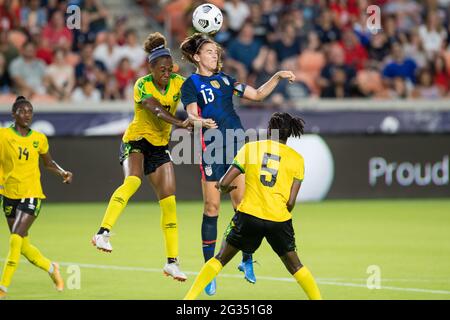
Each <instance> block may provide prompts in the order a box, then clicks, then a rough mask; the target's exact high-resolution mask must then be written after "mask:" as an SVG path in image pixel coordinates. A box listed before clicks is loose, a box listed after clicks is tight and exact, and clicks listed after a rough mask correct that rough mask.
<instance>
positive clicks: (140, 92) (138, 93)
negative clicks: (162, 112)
mask: <svg viewBox="0 0 450 320" xmlns="http://www.w3.org/2000/svg"><path fill="white" fill-rule="evenodd" d="M144 84H145V83H144V80H143V79H138V80H137V81H136V83H135V84H134V102H136V103H141V102H142V100H144V99H145V98H149V97H151V96H152V95H151V94H147V93H146V92H145V88H144Z"/></svg>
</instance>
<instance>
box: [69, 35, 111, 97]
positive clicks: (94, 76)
mask: <svg viewBox="0 0 450 320" xmlns="http://www.w3.org/2000/svg"><path fill="white" fill-rule="evenodd" d="M75 77H76V81H77V84H78V85H81V84H82V81H85V79H88V80H89V81H91V82H92V83H94V84H95V87H96V88H97V89H99V90H100V91H104V90H105V84H106V80H107V73H106V67H105V65H104V64H103V62H101V61H98V60H95V59H94V55H93V45H92V44H89V43H88V44H85V45H84V47H83V49H82V51H81V62H80V63H79V64H77V65H76V67H75Z"/></svg>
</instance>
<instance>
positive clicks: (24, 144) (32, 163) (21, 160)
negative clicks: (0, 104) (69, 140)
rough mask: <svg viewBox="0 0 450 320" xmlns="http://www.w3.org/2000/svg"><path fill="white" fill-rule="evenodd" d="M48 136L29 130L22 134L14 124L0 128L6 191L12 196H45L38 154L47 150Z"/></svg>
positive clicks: (5, 192)
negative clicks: (24, 134)
mask: <svg viewBox="0 0 450 320" xmlns="http://www.w3.org/2000/svg"><path fill="white" fill-rule="evenodd" d="M48 149H49V146H48V141H47V137H46V136H45V135H44V134H43V133H40V132H37V131H34V130H30V132H29V133H28V135H27V136H25V137H23V136H21V135H20V134H19V133H18V132H17V131H16V130H15V128H13V127H10V128H0V154H1V165H0V167H1V168H2V170H3V175H2V176H3V187H4V190H3V195H4V196H5V197H7V198H10V199H23V198H39V199H45V195H44V193H43V192H42V186H41V171H40V170H39V156H40V155H41V154H45V153H47V152H48Z"/></svg>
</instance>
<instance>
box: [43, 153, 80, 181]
mask: <svg viewBox="0 0 450 320" xmlns="http://www.w3.org/2000/svg"><path fill="white" fill-rule="evenodd" d="M41 158H42V160H43V162H44V167H45V169H47V170H49V171H51V172H53V173H55V174H57V175H60V176H61V177H62V178H63V183H67V184H69V183H72V178H73V174H72V172H70V171H66V170H64V169H63V168H62V167H60V166H59V165H58V164H57V163H56V161H55V160H53V158H52V156H51V155H50V152H47V153H44V154H41Z"/></svg>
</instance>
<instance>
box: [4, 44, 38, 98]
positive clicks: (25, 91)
mask: <svg viewBox="0 0 450 320" xmlns="http://www.w3.org/2000/svg"><path fill="white" fill-rule="evenodd" d="M8 71H9V74H10V76H11V79H12V80H13V83H14V87H15V91H16V93H17V94H18V95H22V96H25V97H31V96H33V95H34V94H35V93H37V94H45V92H46V90H45V64H44V62H43V61H42V60H40V59H37V58H36V45H35V44H34V43H33V42H30V41H29V42H26V43H25V44H24V46H23V48H22V52H21V56H20V57H18V58H16V59H14V60H13V61H12V62H11V64H10V65H9V70H8Z"/></svg>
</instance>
